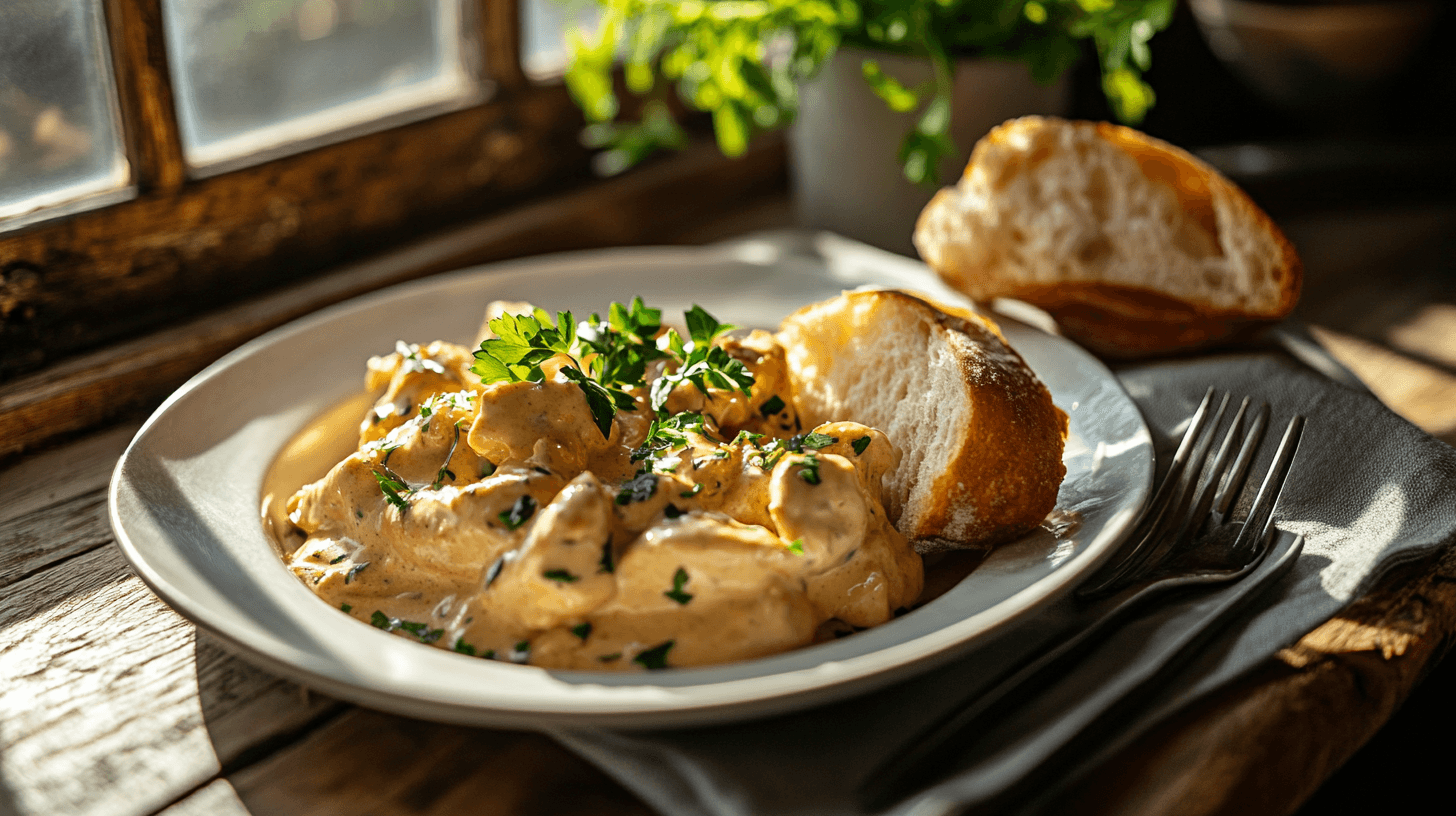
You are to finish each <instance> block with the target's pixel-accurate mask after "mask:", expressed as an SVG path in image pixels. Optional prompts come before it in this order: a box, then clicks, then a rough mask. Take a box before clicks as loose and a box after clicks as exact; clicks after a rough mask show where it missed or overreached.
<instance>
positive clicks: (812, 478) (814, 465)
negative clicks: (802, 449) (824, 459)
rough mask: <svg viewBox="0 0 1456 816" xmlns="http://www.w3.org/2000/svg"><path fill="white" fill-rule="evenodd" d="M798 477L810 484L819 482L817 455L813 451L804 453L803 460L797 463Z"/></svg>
mask: <svg viewBox="0 0 1456 816" xmlns="http://www.w3.org/2000/svg"><path fill="white" fill-rule="evenodd" d="M799 478H800V479H803V480H804V481H806V482H808V483H809V484H811V485H816V484H819V457H818V456H816V455H814V454H813V453H806V454H804V461H802V462H800V463H799Z"/></svg>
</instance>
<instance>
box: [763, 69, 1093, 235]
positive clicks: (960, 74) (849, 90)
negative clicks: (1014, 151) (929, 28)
mask: <svg viewBox="0 0 1456 816" xmlns="http://www.w3.org/2000/svg"><path fill="white" fill-rule="evenodd" d="M866 59H874V60H877V61H879V64H880V67H881V68H882V69H883V70H884V71H885V73H887V74H889V75H890V76H893V77H895V78H896V79H898V80H900V82H902V83H904V84H905V85H906V86H907V87H915V86H917V85H919V84H920V83H923V82H927V81H929V80H930V79H931V77H932V69H931V66H930V62H929V61H928V60H924V59H917V58H914V57H905V56H901V55H898V54H888V53H881V52H871V51H865V50H861V49H857V48H841V49H839V52H838V53H836V54H835V56H834V58H833V59H832V60H831V61H830V62H829V63H828V64H827V65H825V66H824V69H823V70H822V71H820V73H819V75H818V76H817V77H815V78H814V79H813V80H811V81H809V82H807V83H805V84H804V86H803V88H802V89H801V92H800V99H799V115H798V119H797V120H796V121H795V123H794V126H793V127H792V128H791V129H790V133H789V137H790V142H789V145H790V159H791V161H790V172H791V174H792V178H793V184H794V196H795V211H796V215H797V216H798V219H799V222H800V223H801V224H802V225H804V226H806V227H815V228H820V229H828V230H833V231H834V232H838V233H840V234H842V235H847V236H849V237H851V238H857V239H859V240H861V241H864V242H866V243H870V244H874V245H875V246H878V247H882V248H884V249H888V250H891V251H894V252H899V253H902V254H905V255H914V254H915V250H914V247H913V246H912V245H911V243H910V235H911V233H912V232H913V230H914V227H915V218H916V216H918V215H919V214H920V210H921V209H922V208H923V207H924V206H925V204H926V202H928V201H929V200H930V197H931V196H932V195H933V194H934V193H935V190H934V189H931V188H929V187H926V186H922V185H917V184H912V183H911V182H909V181H907V180H906V179H905V176H904V173H903V172H902V170H901V167H900V162H899V160H898V159H897V158H896V154H897V153H898V152H899V149H900V142H901V140H902V139H903V138H904V136H905V133H906V132H908V131H909V130H910V128H911V127H913V126H914V124H915V114H914V113H896V112H894V111H892V110H890V109H889V107H887V106H886V105H885V103H884V101H883V100H881V99H880V98H879V97H878V96H875V94H874V92H873V91H871V90H870V89H869V86H868V85H867V84H866V83H865V80H864V75H863V73H862V70H863V69H862V67H861V66H862V63H863V61H864V60H866ZM1068 88H1069V83H1068V82H1067V79H1066V77H1065V76H1064V77H1063V78H1062V79H1061V80H1060V81H1058V82H1056V83H1054V84H1052V85H1040V84H1038V83H1037V82H1036V81H1035V80H1033V79H1032V78H1031V72H1030V70H1029V69H1027V67H1026V66H1025V65H1023V64H1021V63H1013V62H1004V61H1000V60H980V59H966V60H960V61H958V62H957V63H956V71H955V84H954V88H953V92H952V103H951V105H952V111H953V118H952V122H951V136H952V137H954V139H955V141H956V146H957V147H958V148H960V151H961V155H960V156H958V157H956V158H955V159H954V160H947V161H946V162H945V163H944V164H943V166H942V167H941V181H942V182H943V183H950V182H951V181H952V180H954V179H955V178H956V177H957V176H958V175H959V174H960V171H961V169H962V168H964V167H965V164H966V160H967V159H968V158H969V157H970V154H971V147H972V146H974V145H975V143H976V140H977V139H979V138H981V136H983V135H985V133H986V131H988V130H990V129H991V128H992V127H994V126H996V125H998V124H1000V123H1002V122H1004V121H1006V120H1007V119H1011V118H1014V117H1017V116H1024V115H1026V114H1031V113H1041V114H1053V115H1057V114H1063V113H1065V111H1066V109H1067V106H1068V100H1069V89H1068Z"/></svg>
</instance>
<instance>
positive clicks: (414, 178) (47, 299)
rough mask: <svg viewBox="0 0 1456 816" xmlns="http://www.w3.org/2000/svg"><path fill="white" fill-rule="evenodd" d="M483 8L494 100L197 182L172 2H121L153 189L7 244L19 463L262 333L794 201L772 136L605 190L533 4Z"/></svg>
mask: <svg viewBox="0 0 1456 816" xmlns="http://www.w3.org/2000/svg"><path fill="white" fill-rule="evenodd" d="M472 2H477V3H479V6H478V9H479V13H478V15H477V19H478V25H479V39H480V45H481V49H482V51H483V60H482V63H483V68H484V71H485V73H486V75H487V78H488V80H489V82H490V83H491V85H492V94H491V96H490V97H489V99H487V100H486V101H485V102H484V103H482V104H479V105H476V106H473V107H469V108H465V109H460V110H455V111H451V112H447V113H442V114H440V115H438V116H435V117H432V118H429V119H424V120H420V121H415V122H412V123H408V124H404V125H401V126H398V127H394V128H391V129H388V130H381V131H375V132H370V133H366V134H363V135H359V136H356V137H353V138H349V139H346V140H343V141H339V142H336V143H333V144H328V145H324V146H320V147H316V148H313V149H311V150H307V151H305V152H302V153H298V154H294V155H289V156H284V157H280V158H275V159H271V160H267V161H265V162H262V163H259V164H256V165H252V166H249V167H244V168H240V169H236V170H232V171H229V172H225V173H220V174H217V175H210V176H207V175H204V176H202V177H193V176H189V174H188V171H187V166H186V163H185V161H184V159H183V154H182V145H181V140H180V138H179V134H178V128H177V122H176V118H175V109H174V107H173V98H172V85H171V81H170V76H169V73H168V62H167V55H166V47H165V42H164V39H163V33H162V28H161V26H162V11H161V0H103V6H104V10H105V12H106V19H107V26H108V30H109V35H110V44H111V53H112V60H113V63H114V73H115V77H116V82H117V89H118V96H119V98H120V102H121V114H122V126H123V133H124V134H125V139H126V143H125V147H126V149H127V151H128V157H129V159H130V161H131V165H132V184H133V186H134V188H135V191H136V193H135V195H134V197H132V198H130V199H129V200H126V201H123V202H120V203H115V204H110V205H108V206H105V207H101V208H98V209H95V210H90V211H86V212H81V213H76V214H72V215H67V216H65V217H62V218H57V219H53V220H50V221H46V222H43V223H38V224H33V225H30V226H26V227H21V228H20V229H17V230H15V231H12V232H5V233H0V458H6V457H8V456H11V455H14V454H15V453H18V452H20V451H23V450H27V449H33V448H35V447H38V446H40V445H42V444H44V443H46V442H48V441H50V440H53V439H55V438H58V437H60V436H63V435H65V434H68V433H74V432H76V431H78V430H84V429H86V428H90V427H94V426H96V425H98V424H100V423H103V422H105V421H110V420H112V419H115V418H116V417H117V416H119V415H120V414H122V413H124V412H126V411H127V410H136V409H138V408H146V407H148V406H150V405H154V404H155V403H156V402H157V401H159V400H160V399H161V398H162V397H164V396H165V394H166V393H168V392H169V391H170V390H171V389H172V388H175V387H176V385H177V384H180V382H181V381H182V380H184V379H185V378H186V377H187V376H190V375H191V374H192V373H194V372H195V371H196V370H198V369H200V368H201V367H202V366H204V365H206V363H207V362H210V361H211V360H212V359H215V358H216V357H217V356H218V355H219V354H221V353H224V352H225V351H227V350H228V349H230V348H232V347H234V346H236V345H237V344H238V343H240V342H242V341H244V340H246V339H248V338H249V337H251V336H254V335H256V334H257V333H259V332H261V331H265V330H267V329H268V328H271V327H272V326H275V325H278V324H279V323H281V322H283V321H285V320H287V319H291V318H292V317H296V316H298V315H299V314H302V313H305V312H306V311H309V310H312V309H315V308H319V307H321V306H324V305H327V304H329V303H332V302H336V301H337V300H340V299H343V298H345V297H349V296H352V295H356V294H360V293H362V292H364V291H368V290H369V289H371V288H376V287H378V286H382V285H387V284H389V283H394V282H399V281H402V280H408V279H410V278H413V277H418V276H421V275H424V274H429V273H431V272H438V271H443V270H444V269H448V268H452V267H456V266H461V265H468V264H472V263H481V262H485V261H489V260H497V259H502V258H509V257H517V256H521V255H528V254H534V253H539V252H545V251H552V250H560V249H575V248H585V247H592V246H603V245H610V244H626V243H658V242H662V240H663V237H664V236H667V235H671V234H672V233H673V232H674V230H678V231H680V230H682V229H686V228H688V227H689V226H690V225H691V224H692V222H693V221H694V219H701V218H703V217H706V216H708V215H713V214H719V213H721V212H722V211H723V210H724V208H725V207H726V206H729V205H731V203H732V202H735V201H742V200H745V198H750V197H753V196H758V195H761V194H763V193H765V192H768V193H770V194H777V193H781V191H782V190H783V189H784V186H785V177H786V173H785V167H784V158H783V143H782V139H780V138H777V137H773V136H770V137H768V138H765V139H763V140H761V141H760V142H759V143H758V144H756V145H755V146H754V147H753V149H751V150H750V153H749V155H748V156H747V157H745V158H743V159H739V160H728V159H724V158H722V157H721V156H720V155H719V154H718V153H717V152H716V151H715V150H714V149H712V147H711V145H710V144H709V143H708V142H707V140H701V141H700V143H699V144H697V145H695V146H694V147H692V148H690V149H689V150H687V151H685V152H684V153H682V154H679V155H676V156H672V157H668V158H665V159H662V160H659V161H656V162H654V163H652V164H651V165H650V166H648V167H643V168H638V169H636V170H634V171H632V172H631V173H628V174H625V175H624V176H622V177H618V178H616V179H611V180H605V181H603V180H598V179H595V178H594V177H593V176H592V174H591V171H590V161H589V160H590V154H589V151H587V150H586V149H585V148H584V147H582V146H581V144H580V141H579V133H580V129H581V126H582V118H581V115H580V113H579V112H578V110H577V109H576V107H575V105H574V104H573V103H572V102H571V100H570V98H569V96H568V94H567V92H566V89H565V88H564V86H563V85H562V84H561V83H559V82H557V83H538V82H533V81H531V80H529V79H528V78H527V76H526V74H525V72H524V71H523V69H522V67H521V61H520V23H519V20H520V17H519V9H518V7H517V2H516V0H472ZM361 270H366V271H361ZM179 332H180V334H179Z"/></svg>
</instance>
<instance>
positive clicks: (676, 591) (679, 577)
mask: <svg viewBox="0 0 1456 816" xmlns="http://www.w3.org/2000/svg"><path fill="white" fill-rule="evenodd" d="M687 583H688V571H687V570H685V569H683V568H682V567H678V568H677V572H674V573H673V574H672V589H670V590H668V591H666V592H664V593H662V594H663V595H666V596H667V597H669V598H671V599H673V600H674V601H677V602H678V603H679V604H681V605H683V606H687V603H688V601H691V600H692V599H693V595H692V593H691V592H683V591H682V589H683V587H685V586H687Z"/></svg>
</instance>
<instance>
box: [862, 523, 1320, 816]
mask: <svg viewBox="0 0 1456 816" xmlns="http://www.w3.org/2000/svg"><path fill="white" fill-rule="evenodd" d="M1287 538H1288V539H1290V540H1289V541H1281V542H1279V544H1276V546H1275V549H1274V552H1271V553H1270V554H1269V558H1268V559H1266V561H1267V563H1265V564H1263V565H1262V567H1263V568H1260V569H1255V571H1254V574H1253V575H1250V576H1249V577H1248V578H1246V579H1244V580H1243V581H1240V582H1238V583H1236V584H1234V585H1233V586H1232V587H1230V588H1228V589H1227V590H1225V597H1224V598H1223V599H1222V600H1221V601H1220V603H1219V604H1218V605H1217V606H1216V607H1215V608H1213V609H1210V610H1208V611H1207V612H1206V613H1205V614H1204V615H1203V616H1201V617H1200V619H1199V620H1198V621H1197V622H1196V624H1195V625H1193V626H1189V627H1188V628H1187V630H1186V631H1185V632H1184V633H1183V634H1181V635H1179V636H1177V637H1176V638H1174V639H1173V640H1172V641H1170V642H1169V643H1167V644H1165V645H1164V646H1163V647H1162V648H1161V649H1160V651H1159V652H1158V653H1157V654H1156V655H1154V656H1153V657H1152V658H1151V659H1144V660H1142V661H1139V662H1137V663H1134V664H1131V665H1129V666H1128V667H1127V668H1126V669H1125V670H1122V671H1120V672H1118V673H1116V674H1114V675H1113V676H1112V677H1110V678H1108V680H1107V682H1105V683H1103V684H1102V685H1101V686H1100V687H1099V688H1097V689H1094V690H1092V692H1091V693H1090V694H1089V695H1088V696H1087V697H1086V698H1084V699H1083V700H1082V701H1081V702H1080V703H1078V704H1077V705H1075V706H1074V707H1073V708H1072V709H1070V710H1069V711H1067V712H1066V713H1065V714H1063V715H1062V716H1060V717H1059V718H1058V719H1057V720H1056V721H1054V722H1053V723H1050V724H1048V726H1047V727H1045V728H1038V729H1034V730H1032V731H1030V732H1029V733H1026V734H1024V735H1022V736H1021V737H1020V738H1019V739H1017V740H1015V741H1014V742H1013V743H1011V744H1006V745H1002V746H999V747H998V749H997V750H996V751H995V752H994V753H993V754H991V755H990V756H988V757H985V758H983V759H982V760H980V761H978V762H977V763H976V765H975V766H974V768H975V769H974V770H972V771H971V772H970V773H968V774H962V775H960V776H958V777H956V778H955V779H954V780H953V781H952V782H950V783H949V784H950V785H951V786H952V788H953V790H952V791H950V792H948V793H949V795H950V796H951V797H952V798H953V799H954V800H955V801H956V802H957V803H959V804H960V806H961V807H962V808H966V807H973V806H976V805H982V804H989V803H991V802H993V801H996V800H999V799H1001V798H1003V797H1004V796H1007V795H1008V794H1010V793H1011V791H1008V790H1006V788H1005V785H1004V780H1005V779H1008V778H1014V779H1019V780H1021V782H1019V783H1018V785H1016V786H1014V787H1016V788H1024V786H1025V782H1026V780H1027V778H1028V777H1029V776H1030V775H1031V774H1032V772H1033V771H1036V770H1038V769H1043V766H1045V765H1047V764H1048V762H1049V761H1050V760H1053V759H1055V758H1056V757H1058V756H1060V755H1064V754H1065V751H1066V749H1067V748H1068V746H1069V745H1071V744H1072V743H1073V742H1074V741H1075V740H1076V738H1077V737H1078V736H1079V735H1081V734H1083V733H1084V732H1086V731H1088V730H1089V729H1093V728H1094V727H1095V726H1097V725H1098V724H1105V723H1108V722H1110V721H1112V720H1113V719H1114V718H1116V717H1117V716H1118V714H1119V713H1121V712H1123V711H1125V710H1126V709H1127V708H1128V707H1129V704H1136V703H1137V702H1138V700H1139V699H1140V698H1141V697H1142V696H1143V695H1142V694H1139V692H1148V691H1151V690H1152V689H1154V688H1155V687H1156V686H1157V685H1158V684H1159V683H1160V682H1161V681H1162V680H1163V679H1164V678H1165V677H1166V675H1167V674H1168V673H1170V672H1171V671H1173V670H1174V669H1176V668H1177V667H1178V666H1179V665H1181V664H1182V663H1183V662H1184V661H1185V660H1186V659H1187V658H1188V657H1191V656H1192V654H1194V653H1195V651H1196V650H1197V647H1198V646H1200V645H1201V644H1202V643H1203V642H1204V641H1205V640H1206V639H1207V638H1208V637H1209V636H1210V635H1212V634H1213V633H1214V632H1216V631H1217V629H1218V627H1219V626H1220V625H1221V624H1222V623H1224V622H1226V621H1227V620H1228V619H1229V618H1230V617H1231V616H1232V614H1233V613H1234V612H1236V611H1238V609H1240V608H1241V607H1242V606H1243V605H1244V603H1245V602H1246V601H1247V600H1249V599H1251V598H1253V597H1254V596H1256V595H1257V594H1258V592H1259V591H1260V590H1261V589H1263V588H1264V587H1266V586H1268V585H1269V584H1270V583H1272V582H1273V581H1274V580H1276V579H1277V578H1279V577H1280V576H1282V575H1283V574H1284V573H1285V572H1287V571H1288V570H1289V568H1290V567H1292V566H1293V565H1294V562H1295V559H1296V558H1297V556H1298V555H1299V551H1300V549H1301V547H1302V546H1303V542H1304V539H1303V537H1302V536H1288V537H1287ZM1161 594H1163V593H1162V592H1160V591H1158V588H1157V587H1156V586H1154V587H1148V588H1142V587H1134V588H1131V589H1128V590H1125V591H1124V592H1123V593H1122V594H1119V595H1114V596H1112V597H1110V598H1107V599H1106V600H1103V601H1101V602H1098V603H1095V604H1093V605H1091V606H1090V607H1089V608H1088V610H1087V614H1089V615H1095V616H1096V618H1095V620H1094V621H1093V622H1092V623H1091V624H1090V625H1088V626H1086V627H1085V628H1082V629H1080V630H1079V631H1078V632H1077V633H1076V634H1074V635H1072V636H1071V637H1069V638H1067V639H1066V640H1065V641H1063V642H1062V643H1061V644H1060V645H1058V646H1057V647H1056V648H1055V649H1052V650H1051V651H1049V652H1047V653H1045V654H1044V655H1042V656H1041V657H1039V658H1037V659H1036V660H1034V661H1032V662H1030V663H1027V664H1025V665H1023V666H1022V667H1021V668H1018V669H1015V670H1012V671H1011V672H1010V673H1009V674H1006V675H1004V676H1003V679H1001V680H1000V681H999V682H997V683H996V685H995V686H994V687H992V688H991V689H990V690H989V691H987V692H985V693H983V694H980V695H977V696H976V697H975V698H974V699H970V700H967V701H965V702H964V703H963V704H962V706H961V707H960V708H959V709H958V710H956V711H954V712H952V713H950V714H948V715H947V718H945V719H941V720H939V721H937V722H936V723H934V724H932V726H931V727H929V728H927V729H925V730H924V731H922V732H920V733H918V734H916V735H915V736H914V737H913V738H911V739H909V740H906V741H905V743H903V744H902V745H901V746H900V748H899V749H897V750H896V751H895V752H894V753H892V754H891V756H890V759H888V760H887V761H886V762H884V763H883V764H881V765H880V766H879V767H878V768H876V769H875V770H874V771H872V772H871V773H869V774H868V775H867V776H866V777H865V781H864V782H863V783H861V785H860V786H859V790H858V793H859V796H860V801H861V803H862V804H864V805H866V806H867V807H868V808H870V809H872V810H876V809H880V808H883V807H885V806H887V805H889V804H891V803H893V802H894V801H895V800H896V799H898V798H899V797H900V796H901V795H902V794H905V793H909V792H911V791H914V790H917V789H919V788H921V787H924V786H925V785H926V784H928V783H930V782H932V781H934V780H935V779H936V778H938V777H939V776H940V775H941V774H942V773H943V772H944V771H945V770H946V768H945V767H944V766H945V764H946V760H947V758H954V757H956V756H957V754H956V752H954V751H947V750H944V749H945V747H946V745H947V743H949V742H951V741H952V740H954V738H956V737H957V736H959V735H961V734H965V733H969V730H970V729H971V728H972V727H973V726H986V725H989V724H990V723H991V722H994V721H995V720H996V719H997V718H998V717H997V715H999V714H1004V713H1006V712H1009V711H1012V710H1014V707H1015V704H1016V703H1017V702H1020V701H1021V700H1022V699H1024V698H1025V697H1026V696H1028V695H1030V694H1035V693H1038V692H1041V691H1044V690H1045V689H1046V688H1047V687H1048V686H1049V685H1050V683H1051V682H1052V680H1053V679H1054V678H1055V676H1056V675H1058V674H1061V673H1063V672H1064V671H1065V670H1068V669H1070V668H1071V666H1072V665H1073V664H1075V662H1076V661H1077V659H1078V658H1079V657H1081V656H1082V655H1083V654H1084V653H1085V652H1086V651H1087V649H1088V647H1089V646H1091V645H1093V644H1095V643H1097V642H1098V641H1100V640H1102V639H1103V635H1104V634H1106V632H1107V631H1108V629H1109V628H1111V627H1112V625H1113V624H1115V623H1117V622H1119V621H1121V620H1122V619H1123V618H1125V617H1126V616H1127V615H1128V614H1129V613H1131V612H1132V611H1134V610H1136V609H1138V608H1139V607H1141V606H1142V605H1143V604H1144V603H1145V602H1147V601H1148V600H1149V599H1151V598H1153V597H1156V596H1158V595H1161ZM987 715H990V716H989V717H988V716H987Z"/></svg>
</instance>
